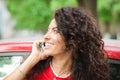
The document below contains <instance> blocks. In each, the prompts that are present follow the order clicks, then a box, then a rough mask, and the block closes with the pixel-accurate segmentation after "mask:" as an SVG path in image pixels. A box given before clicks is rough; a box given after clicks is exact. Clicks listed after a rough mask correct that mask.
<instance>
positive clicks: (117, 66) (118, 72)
mask: <svg viewBox="0 0 120 80" xmlns="http://www.w3.org/2000/svg"><path fill="white" fill-rule="evenodd" d="M109 63H110V71H111V79H110V80H120V60H112V59H110V60H109Z"/></svg>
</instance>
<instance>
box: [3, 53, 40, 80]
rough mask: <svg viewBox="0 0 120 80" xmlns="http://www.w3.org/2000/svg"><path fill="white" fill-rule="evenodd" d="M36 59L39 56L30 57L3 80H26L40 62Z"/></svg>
mask: <svg viewBox="0 0 120 80" xmlns="http://www.w3.org/2000/svg"><path fill="white" fill-rule="evenodd" d="M36 57H37V56H31V55H30V56H29V57H28V58H27V59H26V60H25V61H24V62H23V63H22V64H21V65H20V66H19V67H18V68H16V69H15V70H14V71H13V72H12V73H11V74H9V75H8V76H7V77H5V78H4V79H3V80H24V78H25V76H26V74H27V73H28V71H29V70H31V68H32V67H33V66H34V65H35V64H36V63H37V62H38V61H39V60H37V59H36Z"/></svg>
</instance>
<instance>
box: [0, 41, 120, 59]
mask: <svg viewBox="0 0 120 80" xmlns="http://www.w3.org/2000/svg"><path fill="white" fill-rule="evenodd" d="M32 44H33V42H4V43H0V52H16V51H17V52H22V51H23V52H28V51H29V52H30V51H31V50H32ZM104 49H105V50H106V52H107V58H112V59H120V46H116V45H111V44H105V46H104Z"/></svg>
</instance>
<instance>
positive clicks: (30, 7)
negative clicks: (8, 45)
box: [6, 0, 77, 31]
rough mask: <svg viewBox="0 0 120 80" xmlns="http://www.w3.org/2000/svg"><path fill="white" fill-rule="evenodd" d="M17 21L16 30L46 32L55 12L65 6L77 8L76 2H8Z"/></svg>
mask: <svg viewBox="0 0 120 80" xmlns="http://www.w3.org/2000/svg"><path fill="white" fill-rule="evenodd" d="M6 3H7V7H8V10H9V11H10V12H11V14H12V16H13V18H14V19H16V29H25V28H26V29H30V30H43V31H44V30H46V29H47V27H48V25H49V23H50V20H51V19H52V18H53V14H54V11H55V10H56V9H57V8H60V7H63V6H77V2H76V0H64V1H63V0H6Z"/></svg>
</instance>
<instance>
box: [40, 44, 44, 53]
mask: <svg viewBox="0 0 120 80" xmlns="http://www.w3.org/2000/svg"><path fill="white" fill-rule="evenodd" d="M39 46H40V50H41V52H42V53H43V52H44V47H45V43H44V42H43V43H40V45H39Z"/></svg>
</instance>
